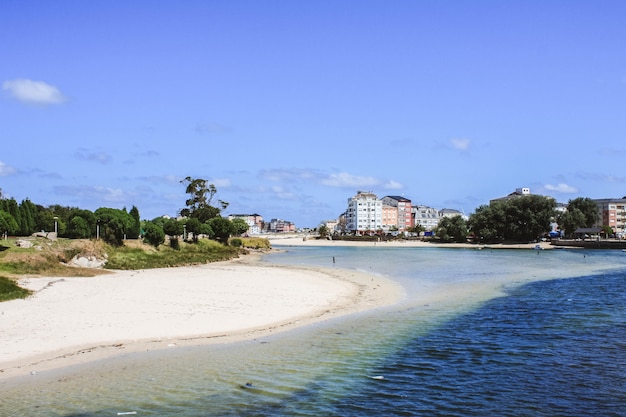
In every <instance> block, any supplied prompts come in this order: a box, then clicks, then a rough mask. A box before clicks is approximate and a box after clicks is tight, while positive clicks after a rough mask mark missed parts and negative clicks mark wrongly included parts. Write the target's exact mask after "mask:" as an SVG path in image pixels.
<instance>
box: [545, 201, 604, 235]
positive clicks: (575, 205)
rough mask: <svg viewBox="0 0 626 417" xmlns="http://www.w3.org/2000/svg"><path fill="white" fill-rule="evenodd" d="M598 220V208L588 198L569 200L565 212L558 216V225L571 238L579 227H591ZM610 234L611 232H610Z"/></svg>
mask: <svg viewBox="0 0 626 417" xmlns="http://www.w3.org/2000/svg"><path fill="white" fill-rule="evenodd" d="M597 220H598V206H597V204H596V203H594V202H593V200H592V199H590V198H582V197H579V198H575V199H573V200H570V201H569V203H568V205H567V211H566V212H564V213H561V214H560V215H559V216H558V219H557V221H558V223H559V227H560V228H561V230H564V231H565V235H566V236H569V237H571V236H573V235H574V232H575V231H576V229H578V228H579V227H592V226H593V225H594V224H596V222H597ZM611 233H612V231H611Z"/></svg>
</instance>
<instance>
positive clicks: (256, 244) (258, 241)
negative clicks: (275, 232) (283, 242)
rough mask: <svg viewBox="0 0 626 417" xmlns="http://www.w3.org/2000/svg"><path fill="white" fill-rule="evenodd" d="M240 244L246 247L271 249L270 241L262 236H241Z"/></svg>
mask: <svg viewBox="0 0 626 417" xmlns="http://www.w3.org/2000/svg"><path fill="white" fill-rule="evenodd" d="M241 245H242V246H243V247H244V248H248V249H271V248H272V245H270V241H269V240H268V239H266V238H263V237H242V238H241Z"/></svg>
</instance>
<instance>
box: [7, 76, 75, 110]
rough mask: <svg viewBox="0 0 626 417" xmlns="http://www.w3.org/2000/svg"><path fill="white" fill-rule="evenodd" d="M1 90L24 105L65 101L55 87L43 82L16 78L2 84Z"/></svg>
mask: <svg viewBox="0 0 626 417" xmlns="http://www.w3.org/2000/svg"><path fill="white" fill-rule="evenodd" d="M2 89H3V90H4V91H7V92H8V93H9V94H10V95H11V96H12V97H13V98H15V99H16V100H19V101H21V102H24V103H31V104H60V103H63V102H65V101H66V100H67V99H66V98H65V96H64V95H63V94H61V91H59V89H58V88H57V87H55V86H53V85H50V84H46V83H45V82H43V81H33V80H28V79H25V78H17V79H15V80H7V81H5V82H3V83H2Z"/></svg>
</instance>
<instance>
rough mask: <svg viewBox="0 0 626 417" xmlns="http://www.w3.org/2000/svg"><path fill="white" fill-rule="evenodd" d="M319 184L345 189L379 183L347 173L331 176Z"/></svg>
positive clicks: (375, 180)
mask: <svg viewBox="0 0 626 417" xmlns="http://www.w3.org/2000/svg"><path fill="white" fill-rule="evenodd" d="M321 182H322V184H324V185H328V186H329V187H347V188H359V187H370V186H374V185H378V184H380V181H379V180H377V179H376V178H374V177H365V176H359V175H352V174H348V173H347V172H340V173H338V174H331V175H329V176H328V177H327V178H325V179H323V180H322V181H321Z"/></svg>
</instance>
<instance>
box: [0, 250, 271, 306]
mask: <svg viewBox="0 0 626 417" xmlns="http://www.w3.org/2000/svg"><path fill="white" fill-rule="evenodd" d="M28 240H29V241H31V243H33V246H32V247H31V248H22V247H18V246H17V245H16V244H15V242H11V241H8V242H5V243H4V244H3V245H2V246H1V250H0V301H7V300H11V299H15V298H24V297H27V296H28V295H29V294H30V292H29V291H28V290H26V289H23V288H20V287H19V286H18V285H17V284H16V282H15V281H16V279H17V278H19V277H22V276H64V277H92V276H95V275H99V274H103V273H109V272H108V271H105V270H103V269H97V268H80V267H76V266H70V261H71V260H72V259H73V258H74V257H75V256H76V255H80V256H85V257H94V258H96V259H105V258H106V259H107V262H106V264H105V269H124V270H132V269H150V268H167V267H175V266H184V265H199V264H206V263H209V262H217V261H226V260H229V259H233V258H237V257H238V256H239V255H240V254H242V253H245V252H246V249H241V248H239V247H233V246H226V245H222V244H221V243H218V242H216V241H213V240H208V239H201V240H199V241H198V242H197V243H186V242H181V243H180V245H179V249H178V250H175V249H172V248H171V247H169V246H166V245H161V246H159V247H158V248H154V247H152V246H149V245H147V244H144V243H143V242H142V241H141V240H128V241H126V242H125V244H124V246H121V247H113V246H110V245H107V244H106V243H104V242H102V241H101V240H97V241H96V240H79V239H75V240H71V239H58V240H55V241H50V240H47V239H43V238H34V239H28ZM241 241H242V242H241V246H243V247H244V248H251V249H266V248H270V247H271V246H270V245H269V241H268V240H267V239H262V238H242V239H241Z"/></svg>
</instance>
